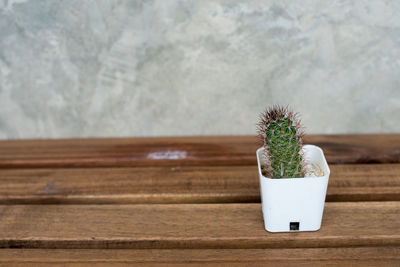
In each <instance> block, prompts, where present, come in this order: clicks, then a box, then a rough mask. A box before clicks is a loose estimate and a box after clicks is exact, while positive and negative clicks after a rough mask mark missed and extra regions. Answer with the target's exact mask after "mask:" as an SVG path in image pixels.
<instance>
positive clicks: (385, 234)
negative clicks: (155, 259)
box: [0, 202, 400, 249]
mask: <svg viewBox="0 0 400 267" xmlns="http://www.w3.org/2000/svg"><path fill="white" fill-rule="evenodd" d="M0 214H1V216H0V247H2V248H64V249H66V248H99V249H100V248H132V249H138V248H141V249H144V248H152V249H178V248H179V249H183V248H185V249H205V248H209V249H213V248H214V249H225V248H226V249H256V248H258V249H260V248H317V247H318V248H322V247H354V246H379V247H380V246H396V247H398V246H400V231H399V229H398V225H399V224H400V216H399V214H400V202H338V203H327V204H326V207H325V215H324V219H323V225H322V228H321V230H319V231H317V232H298V233H268V232H266V231H265V230H264V227H263V219H262V215H261V206H260V204H179V205H176V204H175V205H174V204H164V205H163V204H160V205H159V204H152V205H140V204H139V205H28V206H24V205H15V206H13V205H5V206H0Z"/></svg>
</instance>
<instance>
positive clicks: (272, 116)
mask: <svg viewBox="0 0 400 267" xmlns="http://www.w3.org/2000/svg"><path fill="white" fill-rule="evenodd" d="M258 131H259V136H260V138H261V139H262V142H263V143H264V145H263V147H261V148H259V149H258V150H257V162H258V171H259V176H260V191H261V201H262V211H263V216H264V225H265V229H266V230H267V231H269V232H291V231H316V230H319V229H320V227H321V221H322V214H323V211H324V203H325V195H326V189H327V187H328V180H329V174H330V170H329V167H328V164H327V162H326V159H325V156H324V153H323V151H322V150H321V149H320V148H319V147H317V146H314V145H303V136H304V133H303V130H302V126H301V124H300V120H299V119H298V116H297V114H295V113H293V112H292V111H290V110H289V109H288V108H287V107H286V108H284V107H280V106H274V107H271V108H269V109H267V110H266V111H265V112H264V113H263V114H262V115H261V119H260V122H259V125H258Z"/></svg>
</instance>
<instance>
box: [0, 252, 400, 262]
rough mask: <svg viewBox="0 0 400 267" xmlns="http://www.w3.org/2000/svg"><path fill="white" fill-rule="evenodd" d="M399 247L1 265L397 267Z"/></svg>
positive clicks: (66, 257)
mask: <svg viewBox="0 0 400 267" xmlns="http://www.w3.org/2000/svg"><path fill="white" fill-rule="evenodd" d="M399 263H400V247H356V248H354V247H352V248H306V249H301V248H300V249H182V250H181V249H158V250H157V249H151V250H145V249H137V250H132V249H67V250H65V249H53V250H52V249H2V250H0V264H1V265H3V264H4V265H6V264H7V266H10V265H9V264H12V265H23V264H26V265H35V266H37V265H38V264H40V265H41V266H44V265H46V266H50V265H54V264H63V265H64V264H67V265H69V266H70V265H71V266H72V265H73V266H76V265H79V266H81V265H85V266H86V265H88V264H91V265H93V264H95V265H96V266H99V265H100V266H110V265H111V264H112V265H113V266H126V265H132V264H134V265H140V266H143V265H145V266H147V265H151V266H154V265H160V266H171V265H173V266H177V265H179V266H182V265H184V266H187V265H190V266H204V264H207V266H210V265H211V266H221V265H229V266H239V265H240V266H242V265H243V264H246V265H248V264H251V265H252V266H253V265H254V264H255V265H256V266H259V265H263V266H265V265H266V264H267V265H268V266H282V265H284V266H310V265H311V266H343V265H344V264H346V265H351V266H374V267H375V266H378V264H380V265H383V266H398V265H399Z"/></svg>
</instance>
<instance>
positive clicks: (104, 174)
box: [0, 164, 400, 204]
mask: <svg viewBox="0 0 400 267" xmlns="http://www.w3.org/2000/svg"><path fill="white" fill-rule="evenodd" d="M330 168H331V176H330V179H329V186H328V191H327V197H326V200H327V201H328V202H333V201H398V200H400V164H346V165H331V166H330ZM0 183H1V185H2V186H1V188H0V204H135V203H154V204H156V203H238V202H240V203H256V202H260V191H259V190H260V189H259V179H258V173H257V168H256V167H255V166H231V167H219V166H214V167H202V166H193V167H155V168H68V169H20V170H15V169H7V170H4V169H3V170H1V169H0Z"/></svg>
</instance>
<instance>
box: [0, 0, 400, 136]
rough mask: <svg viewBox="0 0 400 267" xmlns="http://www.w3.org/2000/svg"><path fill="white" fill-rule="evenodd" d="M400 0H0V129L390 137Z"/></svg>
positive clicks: (396, 106)
mask: <svg viewBox="0 0 400 267" xmlns="http://www.w3.org/2000/svg"><path fill="white" fill-rule="evenodd" d="M399 85H400V1H397V0H392V1H391V0H387V1H385V0H363V1H362V0H357V1H354V0H343V1H326V0H320V1H317V0H308V1H304V0H302V1H295V0H284V1H283V0H279V1H278V0H273V1H241V0H237V1H233V0H229V1H228V0H227V1H223V0H210V1H203V0H202V1H195V0H193V1H178V0H159V1H116V0H115V1H114V0H103V1H99V0H91V1H89V0H87V1H84V0H65V1H56V0H48V1H41V0H14V1H12V0H0V138H1V139H7V138H37V137H39V138H45V137H51V138H59V137H87V136H154V135H218V134H254V133H255V124H256V122H257V117H258V114H259V113H260V112H261V111H262V110H263V109H264V108H265V107H267V106H269V105H271V104H275V103H280V104H284V105H286V104H289V105H291V106H292V107H293V109H295V110H296V111H298V112H300V113H301V115H302V116H301V117H302V118H303V123H304V124H305V126H306V129H307V132H308V133H369V132H400V124H399V121H400V119H399V118H400V88H399Z"/></svg>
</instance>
